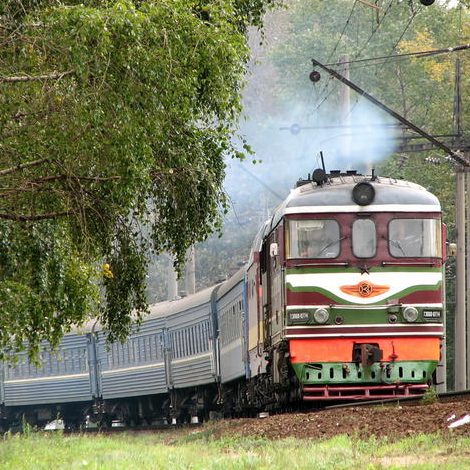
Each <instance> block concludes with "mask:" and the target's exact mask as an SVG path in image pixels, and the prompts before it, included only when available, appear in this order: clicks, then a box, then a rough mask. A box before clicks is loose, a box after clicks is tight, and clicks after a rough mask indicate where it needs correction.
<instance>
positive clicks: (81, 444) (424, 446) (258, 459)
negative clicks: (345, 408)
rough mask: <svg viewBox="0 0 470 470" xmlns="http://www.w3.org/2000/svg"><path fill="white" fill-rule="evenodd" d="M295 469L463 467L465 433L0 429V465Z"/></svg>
mask: <svg viewBox="0 0 470 470" xmlns="http://www.w3.org/2000/svg"><path fill="white" fill-rule="evenodd" d="M55 468H66V469H67V470H75V469H93V470H121V469H122V470H137V469H138V470H141V469H145V470H152V469H158V470H166V469H168V470H170V469H171V470H180V469H181V470H182V469H185V470H186V469H191V470H192V469H194V470H199V469H201V470H202V469H207V470H219V469H220V470H231V469H233V470H238V469H257V470H258V469H260V470H268V469H269V470H287V469H288V470H294V469H299V470H300V469H315V470H316V469H326V470H330V469H331V470H333V469H335V470H336V469H348V470H349V469H396V468H407V469H433V468H439V469H440V470H447V469H459V470H460V469H463V468H470V438H463V437H458V436H455V435H449V436H446V437H443V436H440V435H417V436H414V437H410V438H407V439H402V440H399V441H394V442H389V441H388V440H387V439H376V438H369V439H366V440H361V439H359V437H358V436H345V435H342V436H337V437H334V438H332V439H329V440H299V439H293V438H290V439H283V440H279V441H270V440H268V439H262V438H256V437H251V438H240V437H238V436H230V437H223V438H219V439H213V438H212V437H211V436H210V435H208V434H207V433H206V432H204V431H202V432H199V431H194V432H192V433H190V434H186V435H185V436H181V435H180V434H177V433H174V432H173V433H168V432H164V433H160V434H159V433H145V434H136V433H123V434H113V435H104V434H101V435H100V434H98V435H96V434H93V435H92V434H86V435H72V436H66V435H63V434H62V433H60V432H55V433H30V434H22V435H20V434H6V435H5V436H4V438H3V440H1V441H0V469H1V470H10V469H12V470H13V469H14V470H23V469H24V470H26V469H27V470H42V469H44V470H46V469H47V470H50V469H55Z"/></svg>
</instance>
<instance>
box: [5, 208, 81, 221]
mask: <svg viewBox="0 0 470 470" xmlns="http://www.w3.org/2000/svg"><path fill="white" fill-rule="evenodd" d="M80 212H81V211H79V210H73V211H63V212H51V213H50V214H40V215H17V214H2V213H0V219H5V220H14V221H16V222H30V221H36V220H46V219H56V218H58V217H64V216H66V215H75V214H79V213H80Z"/></svg>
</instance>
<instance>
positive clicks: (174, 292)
mask: <svg viewBox="0 0 470 470" xmlns="http://www.w3.org/2000/svg"><path fill="white" fill-rule="evenodd" d="M173 262H174V260H173V257H172V256H169V257H168V271H167V282H168V300H175V299H176V298H177V297H178V274H177V272H176V271H175V268H174V265H173Z"/></svg>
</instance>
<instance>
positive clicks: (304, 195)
mask: <svg viewBox="0 0 470 470" xmlns="http://www.w3.org/2000/svg"><path fill="white" fill-rule="evenodd" d="M361 182H368V183H370V184H371V185H372V186H373V187H374V190H375V199H374V201H373V202H372V203H371V204H369V205H365V206H359V205H357V204H356V203H355V202H354V201H353V198H352V190H353V188H354V186H356V184H358V183H361ZM440 210H441V206H440V204H439V200H438V199H437V197H436V196H434V194H431V193H430V192H429V191H427V190H426V189H425V188H423V187H422V186H420V185H419V184H416V183H412V182H410V181H404V180H398V179H395V178H387V177H378V176H376V177H374V178H371V177H370V176H363V175H338V176H335V177H333V178H329V179H328V181H327V182H326V183H324V184H323V185H317V184H316V183H315V182H313V181H308V182H307V183H305V184H303V185H301V186H299V187H297V188H295V189H293V190H292V191H291V193H290V194H289V196H288V197H287V198H286V199H285V201H284V202H283V203H282V204H281V205H280V206H279V207H278V208H277V209H276V211H275V213H274V215H273V222H272V225H271V227H275V226H276V225H277V224H278V223H279V221H280V219H281V218H282V217H283V216H284V215H286V214H306V213H312V214H314V213H337V212H440Z"/></svg>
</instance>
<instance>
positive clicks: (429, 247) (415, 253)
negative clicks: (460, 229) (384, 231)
mask: <svg viewBox="0 0 470 470" xmlns="http://www.w3.org/2000/svg"><path fill="white" fill-rule="evenodd" d="M388 246H389V250H390V254H391V255H392V256H395V257H397V258H404V257H438V256H441V253H442V240H441V230H440V223H439V220H438V219H394V220H392V221H390V224H389V236H388Z"/></svg>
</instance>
